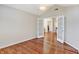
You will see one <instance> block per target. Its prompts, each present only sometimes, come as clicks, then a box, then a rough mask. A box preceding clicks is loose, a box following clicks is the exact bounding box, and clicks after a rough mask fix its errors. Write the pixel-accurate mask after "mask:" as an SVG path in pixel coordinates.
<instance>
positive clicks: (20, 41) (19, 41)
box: [0, 37, 36, 49]
mask: <svg viewBox="0 0 79 59" xmlns="http://www.w3.org/2000/svg"><path fill="white" fill-rule="evenodd" d="M34 38H36V37H32V38H28V39H24V40H18V41H17V42H11V43H9V44H6V45H4V46H0V49H1V48H6V47H8V46H11V45H15V44H18V43H22V42H24V41H28V40H31V39H34Z"/></svg>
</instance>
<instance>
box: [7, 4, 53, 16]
mask: <svg viewBox="0 0 79 59" xmlns="http://www.w3.org/2000/svg"><path fill="white" fill-rule="evenodd" d="M42 5H43V4H42ZM6 6H9V7H13V8H16V9H20V10H22V11H26V12H29V13H32V14H35V15H41V14H43V13H44V12H45V11H41V10H40V6H41V5H40V4H6ZM44 6H46V7H47V8H48V9H49V8H50V7H51V6H52V5H51V4H48V5H44ZM46 11H47V10H46Z"/></svg>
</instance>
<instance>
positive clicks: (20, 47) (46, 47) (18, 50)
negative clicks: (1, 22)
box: [0, 33, 78, 54]
mask: <svg viewBox="0 0 79 59" xmlns="http://www.w3.org/2000/svg"><path fill="white" fill-rule="evenodd" d="M0 54H78V51H77V50H76V49H74V48H73V47H71V46H69V45H68V44H66V43H64V44H62V43H60V42H58V41H57V40H56V36H55V33H49V34H48V33H47V34H45V38H44V39H43V38H39V39H37V38H36V39H32V40H29V41H25V42H22V43H19V44H16V45H12V46H9V47H6V48H3V49H0Z"/></svg>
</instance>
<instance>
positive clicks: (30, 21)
mask: <svg viewBox="0 0 79 59" xmlns="http://www.w3.org/2000/svg"><path fill="white" fill-rule="evenodd" d="M36 20H37V17H36V16H35V15H32V14H29V13H27V12H23V11H21V10H17V9H14V8H10V7H7V6H4V5H0V48H2V47H6V46H8V45H11V44H16V43H19V42H22V41H26V40H29V39H31V38H36V22H37V21H36Z"/></svg>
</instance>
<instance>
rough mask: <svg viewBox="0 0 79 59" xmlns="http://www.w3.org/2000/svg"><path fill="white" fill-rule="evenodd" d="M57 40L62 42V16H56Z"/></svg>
mask: <svg viewBox="0 0 79 59" xmlns="http://www.w3.org/2000/svg"><path fill="white" fill-rule="evenodd" d="M57 20H58V28H57V40H58V41H59V42H61V43H63V42H64V16H58V17H57Z"/></svg>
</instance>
